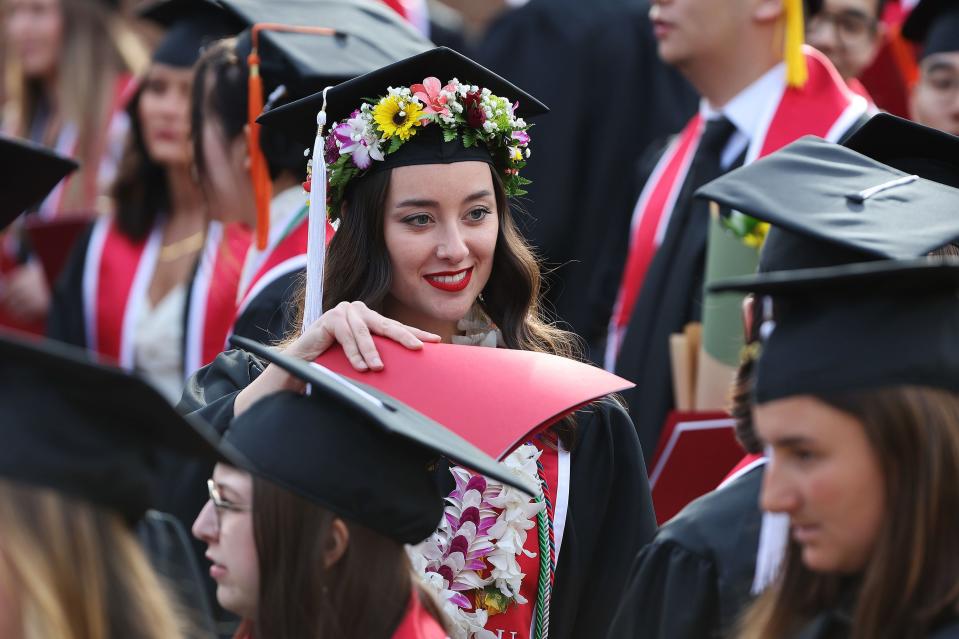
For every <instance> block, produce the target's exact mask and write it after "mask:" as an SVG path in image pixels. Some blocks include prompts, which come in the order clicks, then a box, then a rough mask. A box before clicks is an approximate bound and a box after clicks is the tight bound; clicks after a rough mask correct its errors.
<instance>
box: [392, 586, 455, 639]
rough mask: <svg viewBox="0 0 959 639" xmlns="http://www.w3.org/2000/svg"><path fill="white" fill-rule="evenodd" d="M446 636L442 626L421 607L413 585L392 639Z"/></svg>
mask: <svg viewBox="0 0 959 639" xmlns="http://www.w3.org/2000/svg"><path fill="white" fill-rule="evenodd" d="M446 637H447V635H446V632H444V631H443V628H442V626H440V624H439V623H437V621H436V619H434V618H433V616H432V615H430V613H429V612H427V611H426V609H425V608H423V604H422V603H420V596H419V593H418V592H417V590H416V587H415V586H414V587H413V592H412V593H411V594H410V603H409V606H408V607H407V609H406V615H404V616H403V620H402V621H400V625H399V626H398V627H397V628H396V632H394V633H393V638H392V639H446Z"/></svg>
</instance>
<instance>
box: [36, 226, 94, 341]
mask: <svg viewBox="0 0 959 639" xmlns="http://www.w3.org/2000/svg"><path fill="white" fill-rule="evenodd" d="M92 233H93V224H91V225H90V226H89V228H87V230H85V231H83V233H81V234H80V236H79V237H77V240H76V242H74V244H73V248H72V249H70V256H69V257H68V258H67V262H66V264H64V266H63V271H61V273H60V276H59V277H58V278H57V281H56V283H55V284H54V287H53V292H52V293H53V295H52V299H51V301H50V313H49V314H48V315H47V337H49V338H51V339H55V340H58V341H60V342H64V343H66V344H73V345H74V346H79V347H81V348H86V346H87V334H86V320H85V319H84V317H83V272H84V270H85V269H84V262H85V261H86V257H87V249H88V248H89V246H90V235H91V234H92Z"/></svg>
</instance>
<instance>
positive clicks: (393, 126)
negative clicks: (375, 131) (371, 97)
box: [373, 95, 423, 141]
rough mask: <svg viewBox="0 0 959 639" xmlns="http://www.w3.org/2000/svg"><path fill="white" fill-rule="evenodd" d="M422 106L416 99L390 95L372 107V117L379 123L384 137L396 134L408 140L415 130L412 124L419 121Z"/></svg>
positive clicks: (417, 123) (414, 124) (415, 124)
mask: <svg viewBox="0 0 959 639" xmlns="http://www.w3.org/2000/svg"><path fill="white" fill-rule="evenodd" d="M422 115H423V108H422V107H421V106H420V105H419V103H418V102H417V101H416V100H408V99H404V98H402V97H400V96H398V95H390V96H387V97H385V98H383V99H382V100H380V103H379V104H377V105H376V106H375V107H373V119H374V120H376V123H377V124H379V125H380V130H381V131H383V136H384V137H385V138H391V137H393V136H394V135H398V136H399V137H400V139H401V140H404V141H405V140H409V139H410V136H412V135H413V134H414V133H415V131H414V130H413V127H414V126H418V125H419V124H420V123H421V117H422Z"/></svg>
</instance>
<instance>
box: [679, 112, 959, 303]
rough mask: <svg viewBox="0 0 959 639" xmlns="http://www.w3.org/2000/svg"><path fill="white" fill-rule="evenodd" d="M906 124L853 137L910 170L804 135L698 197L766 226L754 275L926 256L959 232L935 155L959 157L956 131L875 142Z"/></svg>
mask: <svg viewBox="0 0 959 639" xmlns="http://www.w3.org/2000/svg"><path fill="white" fill-rule="evenodd" d="M867 126H868V125H867ZM912 126H913V125H908V126H906V125H905V124H903V123H901V122H897V121H891V120H883V121H880V122H879V123H877V124H876V125H875V126H874V127H872V128H871V130H869V131H866V132H864V133H863V134H862V135H861V136H859V137H858V138H854V139H853V142H854V143H855V144H856V145H857V146H859V147H860V148H866V147H867V146H868V147H873V148H872V149H871V151H873V152H879V153H881V154H883V155H882V157H884V159H887V160H888V161H890V162H891V163H893V164H895V163H901V164H902V165H904V166H905V165H908V166H909V167H910V168H911V169H912V170H913V171H914V173H905V172H904V171H901V170H899V169H897V168H894V166H890V165H887V164H883V163H882V162H880V161H877V160H875V159H873V158H872V157H868V156H866V155H863V154H861V153H857V152H856V151H854V150H853V149H851V148H846V147H844V146H840V145H836V144H832V143H830V142H826V141H825V140H822V139H820V138H816V137H813V136H807V137H804V138H802V139H800V140H798V141H796V142H794V143H792V144H790V145H788V146H786V147H784V148H783V149H781V150H779V151H777V152H776V153H773V154H771V155H769V156H766V157H765V158H762V159H760V160H757V161H756V162H754V163H753V164H751V165H749V166H746V167H743V168H740V169H736V170H735V171H731V172H730V173H728V174H726V175H725V176H722V177H720V178H718V179H716V180H714V181H713V182H710V183H709V184H707V185H705V186H704V187H702V188H701V189H699V190H698V191H697V197H703V198H707V199H710V200H713V201H716V202H718V203H719V204H721V205H723V206H726V207H729V208H732V209H735V210H737V211H741V212H742V213H745V214H747V215H750V216H752V217H755V218H758V219H760V220H763V221H766V222H769V223H771V224H772V225H773V226H772V228H771V229H770V231H769V234H768V236H767V237H766V242H765V244H764V246H763V249H762V253H761V256H760V264H759V270H760V271H762V272H767V271H778V270H785V269H796V268H810V267H818V266H832V265H836V264H846V263H854V262H865V261H870V260H876V259H908V258H915V257H919V256H922V255H926V254H927V253H929V252H930V251H932V250H934V249H937V248H940V247H942V246H944V245H946V244H949V243H950V242H952V241H953V240H955V239H956V238H959V215H956V211H957V210H959V189H956V188H953V187H951V186H948V185H947V184H943V183H941V182H939V181H937V180H940V179H942V177H943V176H942V174H943V170H942V166H943V162H942V161H941V160H942V158H948V157H949V156H950V155H952V156H954V157H959V155H957V154H959V138H955V137H952V136H948V135H947V136H935V135H914V136H913V137H909V136H908V135H900V136H899V137H896V139H895V141H894V142H893V145H892V146H890V148H889V150H888V152H887V151H885V150H883V147H882V145H881V144H880V143H878V142H876V138H875V134H877V133H884V134H889V135H890V136H892V137H895V133H894V131H895V130H896V129H898V130H899V132H900V134H902V133H903V132H904V128H908V129H910V130H911V129H912ZM916 126H918V125H916ZM913 133H915V131H913ZM924 133H925V132H924ZM927 143H928V146H926V147H923V146H921V145H923V144H927ZM910 149H912V150H914V152H913V153H910V152H909V151H910ZM887 156H888V157H887ZM923 157H927V158H929V162H923V161H922V158H923ZM930 178H932V179H930ZM713 290H718V289H716V288H715V287H713Z"/></svg>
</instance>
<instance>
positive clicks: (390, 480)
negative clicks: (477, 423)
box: [218, 337, 538, 543]
mask: <svg viewBox="0 0 959 639" xmlns="http://www.w3.org/2000/svg"><path fill="white" fill-rule="evenodd" d="M232 341H233V343H234V345H236V346H238V347H240V348H243V349H245V350H247V351H249V352H250V353H253V354H254V355H256V356H258V357H261V358H263V359H264V360H267V361H270V362H272V363H274V364H276V365H277V366H279V367H280V368H282V369H284V370H285V371H287V372H288V373H290V374H291V375H293V376H295V377H297V378H298V379H301V380H303V381H305V382H307V383H308V384H309V385H310V394H309V395H308V396H307V395H301V394H299V393H293V392H280V393H276V394H273V395H270V396H268V397H266V398H264V399H261V400H259V401H258V402H256V403H255V404H254V405H253V406H251V407H250V408H249V409H247V410H246V411H245V412H244V413H242V414H241V415H240V416H238V417H237V418H236V419H234V420H233V422H232V423H231V424H230V427H229V428H228V429H227V431H226V433H224V435H223V438H222V440H221V442H220V444H219V445H218V448H219V450H220V451H221V452H223V453H224V454H228V455H229V458H230V459H232V460H234V461H233V462H231V463H234V464H238V465H239V467H240V468H243V469H245V470H248V471H250V472H252V473H253V474H255V475H257V476H259V477H262V478H263V479H266V480H268V481H270V482H273V483H275V484H276V485H278V486H281V487H282V488H285V489H287V490H290V491H292V492H294V493H296V494H298V495H300V496H302V497H304V498H306V499H309V500H310V501H313V502H316V503H318V504H320V505H321V506H323V507H325V508H328V509H329V510H332V511H333V512H335V513H337V514H339V515H341V516H343V517H346V518H348V519H350V520H352V521H355V522H357V523H361V524H363V525H365V526H368V527H370V528H372V529H374V530H377V531H378V532H380V533H383V534H384V535H387V536H389V537H391V538H393V539H396V540H397V541H400V542H402V543H417V542H420V541H422V540H423V539H425V538H427V537H428V536H429V535H430V534H431V533H432V532H433V531H434V530H435V529H436V526H437V525H438V524H439V522H440V519H441V517H442V514H443V498H444V496H445V495H443V494H441V493H440V489H439V485H438V483H437V481H436V478H435V475H434V473H433V472H432V470H431V467H432V465H433V462H435V461H436V460H437V459H438V458H439V457H440V456H442V457H446V458H448V459H450V460H451V461H453V462H455V463H457V464H459V465H461V466H464V467H466V468H469V469H471V470H473V471H475V472H478V473H480V474H482V475H486V476H488V477H491V478H493V479H495V480H497V481H500V482H503V483H505V484H508V485H510V486H513V487H516V488H518V489H520V490H523V491H524V492H526V493H528V494H530V495H536V494H537V493H538V491H537V487H536V486H535V484H533V483H532V482H531V481H530V480H529V479H527V478H524V477H522V476H518V475H516V474H514V473H513V471H511V470H510V469H508V468H507V467H505V466H503V465H501V464H499V463H497V462H496V460H494V459H493V458H491V457H490V456H488V455H486V454H485V453H483V452H482V451H480V450H479V449H478V448H477V447H475V446H473V445H472V444H470V443H469V442H467V441H466V440H465V439H463V438H461V437H459V436H458V435H456V434H454V433H453V432H451V431H450V430H448V429H446V428H445V427H443V426H441V425H440V424H438V423H436V422H435V421H433V420H432V419H430V418H429V417H427V416H425V415H423V414H421V413H419V412H417V411H416V410H414V409H412V408H410V407H409V406H407V405H405V404H403V403H402V402H400V401H398V400H397V399H395V398H393V397H391V396H389V395H387V394H385V393H383V392H381V391H380V390H378V389H376V388H374V387H372V386H368V385H366V384H361V383H358V382H355V381H351V380H348V379H346V378H344V377H342V376H340V375H337V374H336V373H333V372H332V371H330V370H328V369H326V368H324V367H322V366H319V365H317V364H312V363H307V362H304V361H303V360H300V359H296V358H292V357H288V356H285V355H283V354H282V353H280V352H278V351H277V350H275V349H272V348H269V347H267V346H263V345H262V344H259V343H257V342H254V341H252V340H248V339H244V338H238V337H233V338H232Z"/></svg>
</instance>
